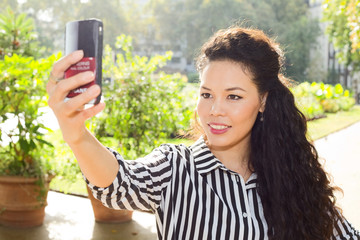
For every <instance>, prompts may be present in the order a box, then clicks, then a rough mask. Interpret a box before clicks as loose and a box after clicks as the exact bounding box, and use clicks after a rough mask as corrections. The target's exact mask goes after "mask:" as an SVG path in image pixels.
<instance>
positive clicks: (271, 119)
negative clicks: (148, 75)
mask: <svg viewBox="0 0 360 240" xmlns="http://www.w3.org/2000/svg"><path fill="white" fill-rule="evenodd" d="M82 56H83V55H82V52H81V51H80V52H74V53H72V54H70V55H68V56H66V57H64V58H63V59H62V60H60V61H59V62H57V63H56V64H55V65H54V68H53V71H52V75H51V76H50V80H51V81H49V83H48V86H47V90H48V93H49V95H50V98H49V105H50V107H51V108H52V109H53V111H54V113H55V115H56V116H57V118H58V121H59V124H60V128H61V130H62V133H63V137H64V139H65V141H66V142H67V143H68V144H69V146H70V147H71V149H72V151H73V152H74V154H75V156H76V158H77V160H78V162H79V165H80V167H81V170H82V172H83V173H84V176H85V177H86V178H87V181H88V184H89V186H90V188H91V189H92V190H93V193H94V196H95V197H96V198H98V199H99V200H101V201H102V202H103V204H104V205H105V206H108V207H110V208H115V209H123V208H127V209H144V210H151V211H153V212H154V213H155V215H156V221H157V230H158V238H159V239H284V240H285V239H286V240H288V239H299V240H300V239H301V240H314V239H326V240H327V239H360V233H359V232H358V231H356V230H355V229H354V228H353V227H351V225H350V224H349V223H348V222H347V221H346V220H345V219H344V218H343V216H342V215H341V212H340V211H339V209H338V208H337V207H336V206H335V197H334V191H335V189H334V188H333V187H331V186H330V183H329V180H328V178H327V175H326V173H325V172H324V170H323V168H322V166H321V165H320V163H319V161H318V155H317V152H316V150H315V148H314V147H313V145H312V144H311V143H309V141H308V140H307V138H306V120H305V117H304V115H303V114H302V113H301V112H299V110H298V109H297V108H296V106H295V103H294V97H293V95H292V93H291V92H290V91H289V89H288V87H287V81H286V79H285V78H284V77H283V76H282V75H281V74H280V72H281V66H282V65H281V64H282V61H283V59H282V53H281V50H280V48H279V46H278V45H277V44H276V43H275V42H273V41H272V40H271V39H269V38H268V37H267V36H266V35H265V34H264V33H263V32H261V31H259V30H252V29H244V28H230V29H227V30H222V31H219V32H218V33H216V34H215V35H214V36H213V37H212V38H211V39H210V40H209V41H208V42H207V43H205V44H204V45H203V47H202V50H201V54H200V56H199V57H198V59H197V67H198V70H199V73H200V81H201V83H200V90H199V100H198V103H197V109H196V112H197V116H198V122H199V126H200V128H201V129H202V136H201V137H200V138H199V139H198V141H196V143H194V144H193V145H192V146H190V147H186V146H184V145H171V144H164V145H162V146H160V147H158V148H156V149H155V150H154V151H153V152H152V153H150V154H149V155H148V156H146V157H144V158H142V159H137V160H135V161H124V160H123V158H122V157H121V155H120V154H119V153H117V152H115V151H113V150H111V149H107V148H106V147H104V146H102V145H101V144H100V143H99V142H98V141H97V140H96V138H95V137H94V136H93V135H91V133H90V132H89V131H88V130H87V129H86V127H85V124H84V122H85V120H86V119H88V118H90V117H92V116H94V115H96V114H97V113H98V112H100V111H101V110H102V109H103V108H104V104H103V103H100V104H98V105H96V106H94V107H93V108H90V109H84V110H79V109H81V107H82V106H83V105H84V103H86V102H88V101H89V100H91V99H93V98H94V97H96V96H97V95H98V94H99V92H100V88H99V87H98V86H93V87H91V88H90V89H89V90H88V91H86V92H85V93H83V94H82V95H79V96H77V97H75V98H73V99H71V100H69V101H67V102H64V98H65V96H66V95H67V93H68V92H69V91H70V90H71V89H74V88H76V87H78V86H80V85H83V84H85V83H87V82H89V81H91V80H92V79H93V77H94V76H93V75H92V74H90V73H81V74H79V75H77V76H74V77H72V78H69V79H66V80H62V81H57V79H61V78H62V77H63V74H64V71H65V70H66V69H67V68H68V67H69V66H70V65H71V64H74V63H76V62H77V61H79V60H80V59H81V58H82ZM119 107H121V106H119Z"/></svg>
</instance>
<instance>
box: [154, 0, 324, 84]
mask: <svg viewBox="0 0 360 240" xmlns="http://www.w3.org/2000/svg"><path fill="white" fill-rule="evenodd" d="M148 9H149V11H152V13H151V14H150V15H152V16H154V19H153V25H154V26H155V27H156V30H155V31H156V32H157V36H158V38H160V39H165V40H167V41H168V42H171V43H173V45H179V42H180V44H181V42H185V43H186V44H185V45H186V46H187V47H186V49H185V50H184V51H186V57H187V59H188V62H190V61H191V60H192V59H193V58H194V53H196V51H197V49H199V47H200V46H201V43H203V42H204V41H206V39H207V38H208V37H210V36H211V35H212V34H213V33H214V32H216V31H217V30H219V29H220V28H226V27H229V26H231V25H234V24H239V25H244V26H252V27H257V28H259V29H261V30H264V31H265V32H266V33H268V34H269V35H271V36H273V37H274V38H276V39H277V41H279V42H280V43H281V44H282V45H283V46H285V47H286V49H285V51H286V59H287V61H286V73H287V75H289V76H291V77H292V78H295V79H296V80H298V81H305V80H307V75H306V69H307V68H308V67H309V62H310V61H309V60H310V49H311V47H312V46H313V45H314V44H315V43H316V37H317V36H318V34H319V32H320V28H319V25H318V20H317V19H315V20H314V19H313V20H312V19H310V18H309V17H308V7H307V5H306V3H305V1H303V0H290V1H289V0H251V1H243V0H182V1H165V0H151V1H150V5H149V7H148Z"/></svg>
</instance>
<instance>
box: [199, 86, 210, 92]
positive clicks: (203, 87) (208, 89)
mask: <svg viewBox="0 0 360 240" xmlns="http://www.w3.org/2000/svg"><path fill="white" fill-rule="evenodd" d="M201 88H202V89H205V90H207V91H211V89H210V88H208V87H205V86H201Z"/></svg>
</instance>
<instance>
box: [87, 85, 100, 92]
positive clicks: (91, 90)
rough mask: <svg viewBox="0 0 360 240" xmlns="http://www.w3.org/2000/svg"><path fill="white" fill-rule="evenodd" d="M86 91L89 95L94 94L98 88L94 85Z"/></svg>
mask: <svg viewBox="0 0 360 240" xmlns="http://www.w3.org/2000/svg"><path fill="white" fill-rule="evenodd" d="M88 91H89V93H90V94H95V93H96V92H97V91H98V87H97V86H96V85H94V86H91V87H90V88H88Z"/></svg>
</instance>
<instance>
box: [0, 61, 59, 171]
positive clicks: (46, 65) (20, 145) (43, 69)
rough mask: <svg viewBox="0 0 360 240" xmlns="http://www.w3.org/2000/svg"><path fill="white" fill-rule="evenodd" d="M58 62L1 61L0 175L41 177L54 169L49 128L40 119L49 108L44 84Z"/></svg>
mask: <svg viewBox="0 0 360 240" xmlns="http://www.w3.org/2000/svg"><path fill="white" fill-rule="evenodd" d="M57 59H58V56H55V55H52V56H50V57H49V58H46V59H40V60H34V58H33V57H22V56H19V55H17V54H13V55H12V56H11V57H9V56H5V57H4V59H3V60H0V73H1V75H0V122H1V123H2V124H1V125H0V142H1V146H0V157H1V162H0V175H18V176H37V177H40V176H43V175H45V174H47V173H49V172H50V171H51V170H52V168H51V167H52V166H51V164H50V162H49V161H50V159H51V151H50V150H49V149H48V147H52V144H51V143H49V142H47V141H46V140H45V138H44V134H45V133H46V132H47V131H48V130H49V129H47V128H46V127H45V126H44V124H43V123H42V122H41V120H40V117H41V116H42V114H43V112H42V111H41V108H42V107H45V106H47V97H46V96H47V94H46V90H45V84H46V82H47V79H48V75H49V71H50V69H51V66H52V65H53V63H54V62H55V61H56V60H57ZM7 120H9V121H7ZM10 123H15V126H9V125H8V124H10Z"/></svg>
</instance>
